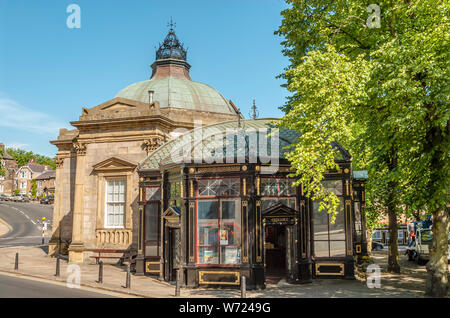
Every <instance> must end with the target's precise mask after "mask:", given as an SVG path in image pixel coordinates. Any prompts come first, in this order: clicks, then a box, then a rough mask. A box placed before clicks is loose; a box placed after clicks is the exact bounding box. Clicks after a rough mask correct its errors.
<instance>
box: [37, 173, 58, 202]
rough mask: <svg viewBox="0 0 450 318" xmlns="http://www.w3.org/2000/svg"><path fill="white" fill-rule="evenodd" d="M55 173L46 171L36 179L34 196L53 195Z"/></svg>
mask: <svg viewBox="0 0 450 318" xmlns="http://www.w3.org/2000/svg"><path fill="white" fill-rule="evenodd" d="M55 179H56V171H55V170H48V171H45V172H44V173H42V174H41V175H39V176H38V177H37V178H36V186H37V187H36V196H38V197H41V196H47V195H53V194H54V193H55Z"/></svg>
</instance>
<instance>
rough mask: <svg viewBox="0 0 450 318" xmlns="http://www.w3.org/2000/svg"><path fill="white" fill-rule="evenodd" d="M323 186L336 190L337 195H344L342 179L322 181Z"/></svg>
mask: <svg viewBox="0 0 450 318" xmlns="http://www.w3.org/2000/svg"><path fill="white" fill-rule="evenodd" d="M322 184H323V186H324V187H325V189H327V190H328V191H331V192H334V194H336V195H342V180H327V181H322Z"/></svg>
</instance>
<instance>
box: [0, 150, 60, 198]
mask: <svg viewBox="0 0 450 318" xmlns="http://www.w3.org/2000/svg"><path fill="white" fill-rule="evenodd" d="M0 148H1V149H2V150H3V159H2V160H1V165H2V168H3V169H4V170H5V175H4V176H0V194H4V195H13V194H14V192H15V191H16V190H19V192H20V194H24V195H28V196H30V197H31V196H32V185H33V180H35V182H36V196H37V197H41V196H46V195H49V194H53V193H54V192H55V178H56V172H55V170H53V169H52V167H50V166H48V165H43V164H39V163H36V161H35V159H34V158H32V159H30V160H29V161H28V163H27V164H26V165H24V166H22V167H18V165H17V162H16V161H15V160H14V158H13V157H12V156H11V155H10V154H8V153H7V152H6V149H5V145H4V144H3V143H0Z"/></svg>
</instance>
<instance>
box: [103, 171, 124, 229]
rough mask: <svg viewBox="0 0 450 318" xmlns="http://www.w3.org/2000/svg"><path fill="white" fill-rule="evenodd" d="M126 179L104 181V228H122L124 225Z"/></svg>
mask: <svg viewBox="0 0 450 318" xmlns="http://www.w3.org/2000/svg"><path fill="white" fill-rule="evenodd" d="M125 182H126V179H110V180H107V181H106V208H105V227H109V228H123V227H124V225H125V194H126V189H125V187H126V186H125Z"/></svg>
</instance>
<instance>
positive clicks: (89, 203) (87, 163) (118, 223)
mask: <svg viewBox="0 0 450 318" xmlns="http://www.w3.org/2000/svg"><path fill="white" fill-rule="evenodd" d="M151 68H152V75H151V78H150V79H149V80H146V81H141V82H137V83H134V84H131V85H129V86H128V87H126V88H124V89H123V90H121V91H120V92H119V93H118V94H117V95H116V96H115V97H114V98H112V99H111V100H108V101H106V102H104V103H102V104H100V105H98V106H95V107H92V108H82V111H81V116H80V117H79V119H78V120H77V121H72V122H71V125H72V126H74V127H75V129H73V130H67V129H61V130H60V134H59V136H58V138H57V140H54V141H51V143H52V144H53V145H55V146H56V147H58V152H57V156H56V191H55V198H54V213H53V214H54V215H53V224H54V232H53V236H52V239H51V241H50V252H51V253H55V252H58V251H60V247H61V245H64V244H65V245H66V246H67V245H69V244H70V246H69V259H70V261H71V262H84V261H88V260H89V256H90V255H92V250H93V249H99V248H103V249H130V248H137V232H136V229H137V225H138V218H137V211H138V194H139V177H138V174H137V172H136V166H137V164H138V163H139V162H140V161H142V160H143V159H144V158H145V157H146V156H147V155H148V154H149V153H151V152H152V151H153V150H155V149H156V148H158V147H159V146H161V145H163V144H164V143H166V142H167V141H169V140H170V139H171V138H172V137H173V136H176V135H179V134H181V133H183V132H185V131H187V130H190V129H192V128H193V127H194V126H195V122H196V121H198V120H201V121H202V123H203V124H212V123H216V122H221V121H226V120H231V119H237V118H238V117H239V118H240V117H242V115H241V114H240V112H239V110H238V109H237V108H236V106H235V105H234V104H233V102H232V101H230V100H227V99H226V98H224V97H223V96H222V95H221V94H220V93H219V92H217V91H216V90H215V89H214V88H212V87H211V86H209V85H206V84H203V83H200V82H196V81H193V80H192V79H191V77H190V74H189V69H190V68H191V66H190V65H189V63H188V62H187V59H186V50H185V49H184V48H183V46H182V45H181V43H180V42H179V41H178V39H177V37H176V35H175V32H174V30H173V29H170V31H169V33H168V35H167V36H166V38H165V40H164V42H163V43H162V44H161V45H160V47H159V49H158V50H157V51H156V60H155V62H154V63H153V64H152V65H151Z"/></svg>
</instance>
